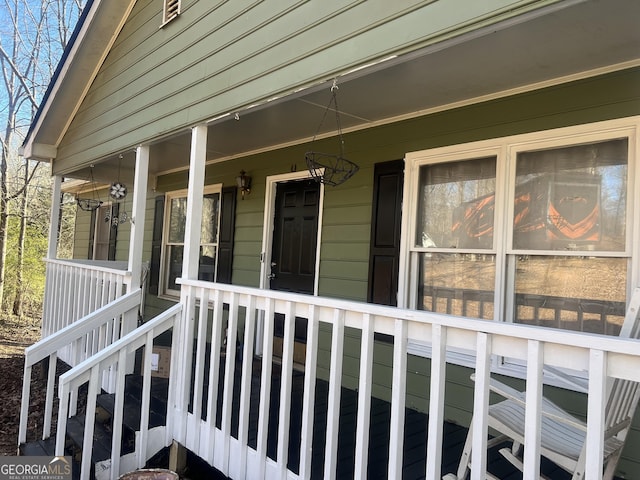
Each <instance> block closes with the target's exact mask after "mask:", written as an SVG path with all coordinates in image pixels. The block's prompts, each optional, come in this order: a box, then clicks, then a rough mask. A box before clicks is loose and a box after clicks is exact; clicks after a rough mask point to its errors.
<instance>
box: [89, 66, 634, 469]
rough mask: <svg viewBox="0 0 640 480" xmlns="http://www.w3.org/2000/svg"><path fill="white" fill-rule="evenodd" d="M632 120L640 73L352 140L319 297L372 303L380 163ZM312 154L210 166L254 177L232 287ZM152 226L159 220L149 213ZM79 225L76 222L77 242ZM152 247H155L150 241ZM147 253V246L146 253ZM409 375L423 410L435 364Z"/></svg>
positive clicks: (453, 377)
mask: <svg viewBox="0 0 640 480" xmlns="http://www.w3.org/2000/svg"><path fill="white" fill-rule="evenodd" d="M632 115H640V69H637V68H635V69H629V70H625V71H619V72H615V73H610V74H607V75H603V76H600V77H594V78H588V79H583V80H579V81H575V82H571V83H567V84H562V85H556V86H553V87H549V88H545V89H540V90H537V91H533V92H527V93H523V94H519V95H515V96H512V97H507V98H501V99H498V100H493V101H488V102H484V103H479V104H475V105H469V106H465V107H461V108H457V109H452V110H449V111H443V112H438V113H434V114H431V115H427V116H423V117H418V118H412V119H408V120H404V121H401V122H396V123H393V124H389V125H383V126H379V127H376V128H371V129H368V130H361V131H357V132H352V133H348V134H345V136H344V141H345V151H346V156H347V158H349V159H350V160H352V161H354V162H355V163H356V164H358V165H359V167H360V171H359V172H358V173H357V174H356V175H355V176H354V177H353V178H351V179H350V180H348V181H347V182H346V183H344V184H342V185H340V186H338V187H330V186H327V187H326V188H325V190H324V204H323V217H322V221H323V223H322V238H321V249H320V260H321V261H320V278H319V293H320V295H321V296H327V297H340V298H346V299H353V300H359V301H365V300H366V286H367V274H368V260H369V256H368V255H369V232H370V218H371V199H372V194H373V192H372V184H373V166H374V164H375V163H377V162H383V161H388V160H393V159H397V158H403V157H404V155H405V153H406V152H410V151H417V150H423V149H428V148H434V147H438V146H444V145H454V144H459V143H466V142H471V141H476V140H483V139H489V138H495V137H502V136H508V135H515V134H521V133H527V132H535V131H541V130H547V129H551V128H558V127H564V126H571V125H579V124H583V123H590V122H596V121H602V120H609V119H614V118H620V117H625V116H632ZM308 147H309V145H299V146H293V147H288V148H284V149H281V150H278V151H271V152H267V153H262V154H259V155H252V156H248V157H245V158H240V159H234V160H230V161H228V162H225V163H221V164H213V165H209V166H207V169H206V179H205V183H207V184H209V183H222V184H223V185H232V184H234V182H235V180H234V178H235V176H236V175H237V174H238V172H239V171H240V170H241V169H243V170H245V171H247V172H248V174H249V175H251V177H252V191H251V193H250V194H248V195H247V196H246V197H245V199H244V200H238V202H237V209H236V233H235V246H234V260H233V283H234V284H238V285H247V286H257V285H259V274H260V253H261V249H262V235H263V221H264V208H265V207H264V197H265V182H266V178H267V177H268V176H270V175H277V174H282V173H287V172H290V171H292V170H299V171H301V170H304V168H305V164H304V152H305V151H306V150H307V149H308ZM332 147H333V148H335V140H333V141H331V139H329V140H323V141H318V142H316V144H315V145H314V148H317V149H318V150H319V151H326V150H327V149H328V148H332ZM329 151H331V150H329ZM186 186H187V173H186V172H179V173H174V174H171V175H165V176H162V177H160V178H158V184H157V189H158V192H165V191H170V190H175V189H180V188H186ZM147 218H152V215H151V213H150V212H149V211H147ZM80 226H81V222H80V221H78V227H79V228H78V239H80V234H81V230H80ZM150 231H151V227H150V225H147V228H146V232H150ZM149 236H150V235H149V234H147V235H146V237H149ZM145 242H150V239H148V238H145ZM78 248H80V247H78ZM149 248H150V247H149V246H148V245H147V246H145V252H147V251H148V250H149ZM319 337H320V343H319V345H320V351H319V353H318V361H319V367H318V376H319V377H320V378H328V377H329V365H330V359H331V352H330V346H331V330H330V327H329V325H326V324H322V325H321V328H320V336H319ZM358 356H359V335H356V334H354V335H347V336H346V338H345V354H344V357H345V367H344V369H343V375H342V377H343V383H344V384H345V386H348V387H349V388H356V387H357V382H358V378H359V372H358V370H359V357H358ZM392 364H393V345H392V344H389V343H383V342H376V345H375V348H374V371H373V376H372V393H373V395H374V396H375V397H379V398H383V399H389V398H390V396H391V378H392ZM407 369H408V372H410V375H409V377H408V378H409V380H408V386H407V405H408V406H411V407H412V408H416V409H418V410H425V409H426V408H427V405H428V403H427V401H428V394H429V379H430V375H429V361H428V360H426V359H422V358H417V357H415V358H414V356H412V355H411V356H410V357H409V361H408V367H407ZM470 373H471V370H469V369H467V368H464V367H460V366H456V365H448V366H447V384H446V408H445V416H446V418H447V419H448V420H451V421H454V422H456V423H461V424H468V422H469V421H470V419H471V411H472V399H473V383H472V382H471V380H470V379H469V375H470ZM551 390H552V395H554V396H555V397H556V398H557V401H558V403H560V404H562V405H565V404H567V405H571V406H575V409H576V410H577V411H578V412H582V411H583V403H584V402H583V397H580V396H579V395H576V394H574V393H571V392H567V391H564V390H560V389H551ZM637 451H640V418H636V419H635V421H634V427H633V430H632V431H631V433H630V435H629V439H628V443H627V448H626V449H625V453H624V455H623V458H622V460H621V462H620V464H619V474H623V473H624V474H625V475H626V477H627V478H636V477H638V476H640V473H639V472H640V456H638V455H637V454H635V453H634V452H637Z"/></svg>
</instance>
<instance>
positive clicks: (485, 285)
mask: <svg viewBox="0 0 640 480" xmlns="http://www.w3.org/2000/svg"><path fill="white" fill-rule="evenodd" d="M419 258H420V261H419V266H420V285H419V295H418V308H419V309H421V310H429V311H431V312H438V313H447V314H450V315H462V316H465V317H473V318H481V319H486V320H491V319H493V310H494V309H493V298H494V285H495V275H496V269H495V265H496V264H495V255H476V254H457V253H454V254H448V253H420V254H419Z"/></svg>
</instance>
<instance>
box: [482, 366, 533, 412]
mask: <svg viewBox="0 0 640 480" xmlns="http://www.w3.org/2000/svg"><path fill="white" fill-rule="evenodd" d="M471 380H473V381H474V382H475V381H476V374H475V373H472V374H471ZM489 390H491V391H492V392H494V393H497V394H498V395H500V396H501V397H503V398H507V399H509V400H513V401H514V402H517V403H519V404H521V405H524V404H525V401H524V399H525V394H524V392H521V391H520V390H516V389H515V388H513V387H510V386H509V385H506V384H504V383H502V382H499V381H498V380H496V379H495V378H493V377H490V378H489Z"/></svg>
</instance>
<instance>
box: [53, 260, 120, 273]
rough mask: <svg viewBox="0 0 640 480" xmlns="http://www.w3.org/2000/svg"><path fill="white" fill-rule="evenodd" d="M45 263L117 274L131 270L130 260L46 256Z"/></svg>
mask: <svg viewBox="0 0 640 480" xmlns="http://www.w3.org/2000/svg"><path fill="white" fill-rule="evenodd" d="M43 261H44V262H45V263H50V264H52V265H63V266H68V267H77V268H82V269H85V270H93V271H99V272H104V273H115V274H116V275H123V276H130V275H131V272H129V271H128V270H127V267H128V262H124V261H122V262H118V261H112V260H105V261H100V260H82V259H63V258H44V259H43Z"/></svg>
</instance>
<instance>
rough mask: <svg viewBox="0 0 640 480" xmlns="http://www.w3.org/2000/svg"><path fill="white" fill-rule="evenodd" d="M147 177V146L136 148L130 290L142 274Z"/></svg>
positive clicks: (130, 240) (138, 284)
mask: <svg viewBox="0 0 640 480" xmlns="http://www.w3.org/2000/svg"><path fill="white" fill-rule="evenodd" d="M148 179H149V146H148V145H141V146H139V147H138V148H137V149H136V169H135V174H134V180H133V206H132V207H131V236H130V238H129V266H128V267H127V270H129V272H131V284H130V285H129V286H128V288H127V291H128V292H131V291H132V290H135V289H136V288H138V287H139V286H140V281H141V275H142V242H143V240H144V217H145V212H146V206H147V184H148Z"/></svg>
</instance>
